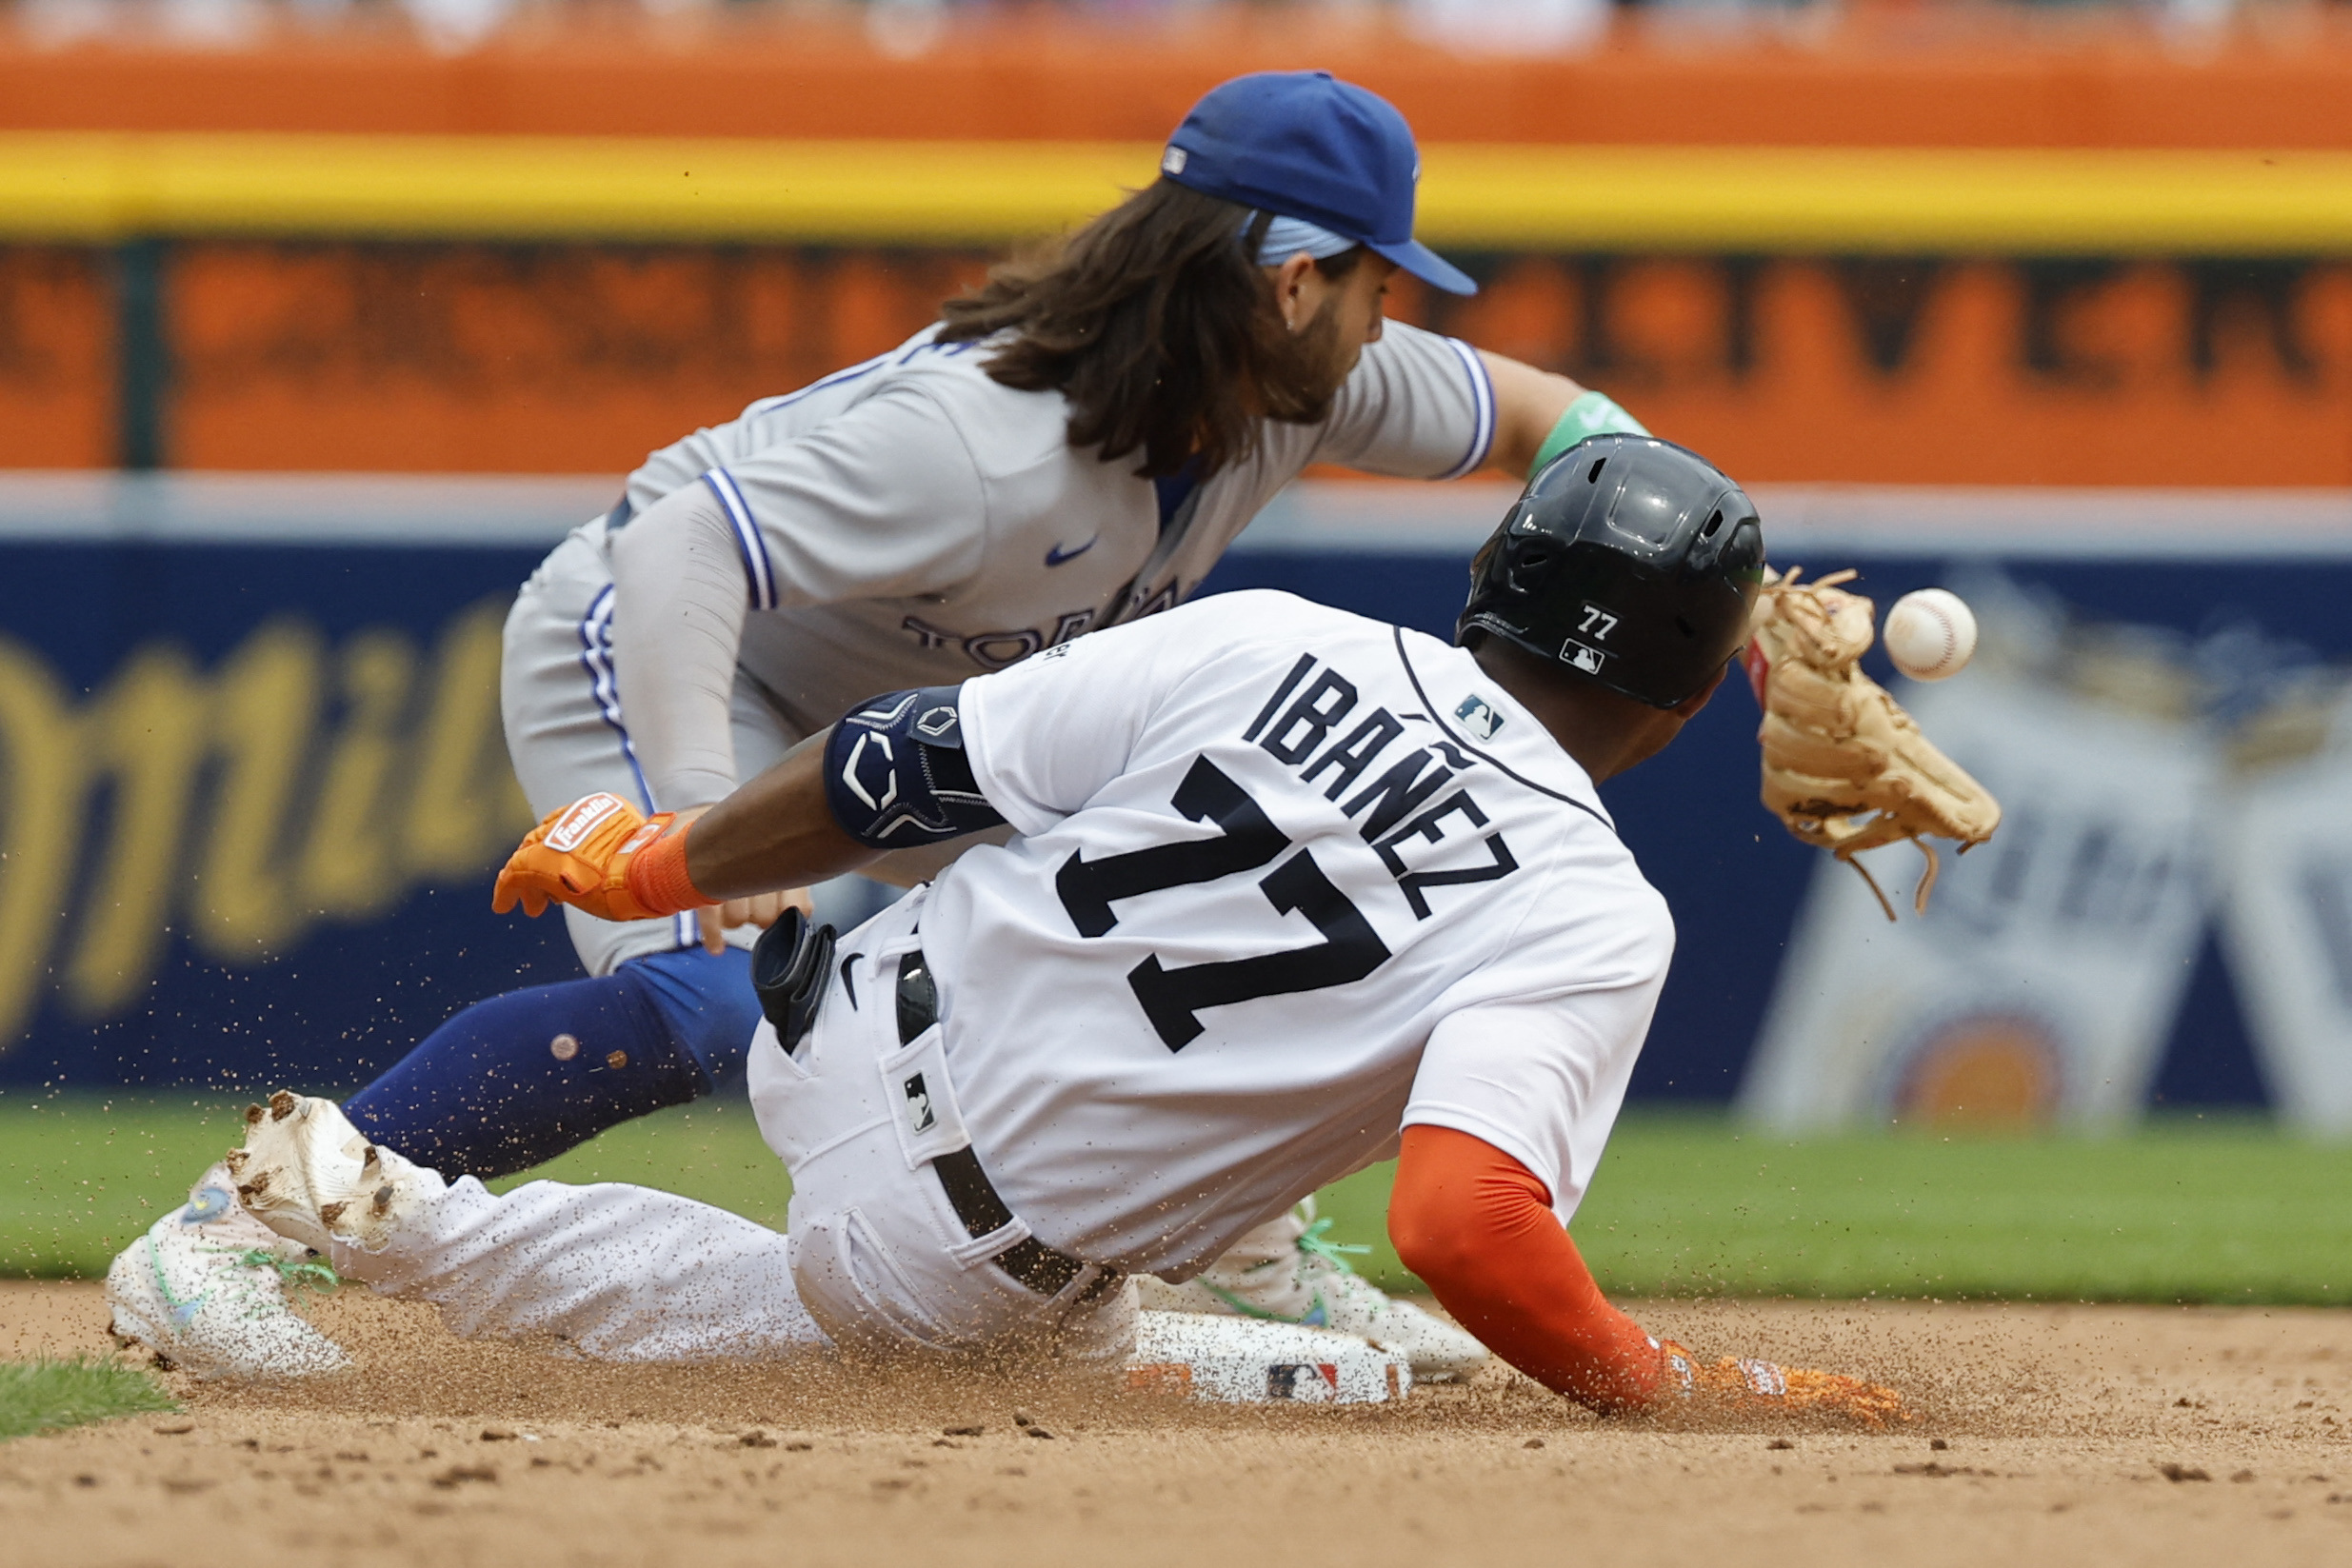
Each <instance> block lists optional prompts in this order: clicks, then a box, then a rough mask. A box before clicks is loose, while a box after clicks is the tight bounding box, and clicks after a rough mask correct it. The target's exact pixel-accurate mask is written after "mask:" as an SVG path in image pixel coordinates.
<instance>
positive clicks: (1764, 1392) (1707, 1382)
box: [1659, 1340, 1911, 1432]
mask: <svg viewBox="0 0 2352 1568" xmlns="http://www.w3.org/2000/svg"><path fill="white" fill-rule="evenodd" d="M1659 1350H1660V1352H1661V1353H1662V1354H1663V1355H1664V1358H1665V1380H1664V1389H1663V1390H1662V1392H1667V1393H1671V1392H1673V1391H1674V1390H1675V1389H1676V1388H1677V1387H1678V1386H1679V1387H1680V1389H1681V1392H1682V1394H1683V1396H1684V1398H1685V1399H1696V1398H1710V1399H1717V1400H1720V1401H1723V1402H1726V1403H1729V1404H1732V1405H1735V1406H1745V1407H1749V1408H1756V1409H1779V1410H1787V1411H1792V1412H1802V1413H1804V1414H1808V1415H1810V1414H1816V1413H1818V1414H1823V1415H1830V1416H1843V1417H1844V1418H1845V1419H1848V1420H1851V1421H1856V1422H1859V1423H1860V1424H1862V1425H1864V1426H1866V1427H1868V1428H1870V1429H1871V1430H1872V1431H1874V1432H1875V1431H1878V1430H1880V1429H1881V1428H1883V1427H1884V1426H1885V1425H1886V1423H1887V1422H1888V1421H1890V1420H1892V1421H1907V1420H1909V1419H1911V1415H1910V1412H1909V1411H1906V1410H1904V1408H1903V1396H1902V1395H1901V1394H1899V1393H1897V1392H1896V1391H1895V1390H1893V1389H1891V1388H1888V1387H1887V1386H1886V1385H1885V1384H1884V1383H1874V1382H1866V1381H1864V1379H1860V1378H1848V1377H1846V1376H1844V1374H1842V1373H1837V1372H1815V1371H1811V1370H1810V1369H1808V1368H1805V1367H1794V1366H1792V1367H1782V1366H1777V1365H1775V1364H1774V1363H1772V1362H1770V1361H1760V1360H1755V1359H1754V1358H1752V1357H1743V1358H1741V1359H1740V1360H1732V1358H1730V1357H1728V1356H1725V1357H1724V1358H1723V1359H1722V1360H1718V1361H1717V1362H1716V1363H1715V1364H1714V1365H1713V1366H1707V1365H1704V1364H1703V1363H1702V1362H1701V1361H1700V1360H1699V1358H1698V1357H1696V1356H1693V1355H1692V1354H1691V1353H1690V1352H1689V1351H1687V1350H1685V1349H1684V1348H1683V1347H1682V1346H1681V1345H1678V1344H1676V1343H1675V1342H1674V1341H1673V1340H1664V1341H1663V1342H1662V1343H1661V1344H1660V1346H1659Z"/></svg>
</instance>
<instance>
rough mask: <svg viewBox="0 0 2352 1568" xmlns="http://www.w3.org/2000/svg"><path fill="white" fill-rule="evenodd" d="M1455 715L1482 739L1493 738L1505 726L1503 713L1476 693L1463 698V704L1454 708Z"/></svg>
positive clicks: (1464, 726) (1463, 724) (1488, 739)
mask: <svg viewBox="0 0 2352 1568" xmlns="http://www.w3.org/2000/svg"><path fill="white" fill-rule="evenodd" d="M1454 717H1455V718H1456V719H1459V720H1460V721H1461V722H1462V727H1463V728H1465V729H1466V730H1468V731H1469V732H1470V733H1471V734H1473V735H1475V736H1477V737H1478V738H1479V739H1480V740H1482V741H1491V740H1493V739H1494V732H1495V731H1496V730H1498V729H1501V728H1502V727H1503V715H1502V714H1500V713H1497V712H1496V711H1495V709H1494V705H1493V704H1492V703H1490V702H1488V701H1486V699H1485V698H1484V697H1480V696H1478V695H1476V694H1475V693H1474V694H1472V695H1470V696H1468V697H1465V698H1464V699H1462V705H1461V706H1460V707H1458V708H1456V709H1454Z"/></svg>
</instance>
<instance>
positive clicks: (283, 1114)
mask: <svg viewBox="0 0 2352 1568" xmlns="http://www.w3.org/2000/svg"><path fill="white" fill-rule="evenodd" d="M298 1103H299V1102H298V1101H296V1100H295V1099H294V1097H293V1095H292V1094H291V1093H290V1092H289V1091H288V1090H285V1089H280V1090H279V1091H278V1092H277V1093H275V1094H273V1095H271V1096H270V1097H269V1119H270V1120H271V1121H285V1120H286V1119H287V1118H288V1117H289V1116H291V1115H293V1114H294V1107H295V1105H296V1104H298Z"/></svg>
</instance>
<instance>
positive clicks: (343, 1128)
mask: <svg viewBox="0 0 2352 1568" xmlns="http://www.w3.org/2000/svg"><path fill="white" fill-rule="evenodd" d="M228 1164H229V1172H230V1174H231V1175H233V1176H235V1177H236V1179H237V1197H238V1199H239V1201H242V1202H243V1203H244V1204H245V1206H246V1207H247V1208H248V1209H249V1210H251V1211H252V1213H253V1217H254V1218H255V1219H257V1220H259V1221H261V1222H262V1223H263V1224H265V1225H267V1226H269V1228H270V1229H271V1230H273V1231H275V1232H277V1233H278V1234H279V1235H280V1236H283V1237H286V1238H288V1239H289V1241H299V1242H301V1243H302V1244H303V1245H304V1246H307V1247H310V1248H313V1249H315V1250H316V1251H319V1252H325V1251H327V1250H328V1247H329V1245H330V1244H331V1243H332V1242H336V1241H341V1242H344V1243H345V1244H347V1245H349V1246H355V1247H358V1248H359V1249H360V1250H361V1251H363V1252H381V1251H383V1250H384V1248H385V1247H386V1246H387V1245H388V1244H389V1242H390V1241H391V1238H392V1232H393V1231H394V1230H396V1229H397V1228H398V1227H399V1225H400V1222H401V1221H404V1220H406V1219H407V1218H408V1217H409V1215H410V1214H412V1213H414V1212H415V1209H416V1205H417V1202H418V1201H419V1194H418V1192H417V1182H416V1170H417V1168H416V1166H414V1165H413V1164H410V1163H409V1161H407V1160H404V1159H403V1158H401V1157H400V1156H399V1155H397V1154H394V1153H393V1152H392V1151H391V1150H389V1149H386V1148H379V1147H377V1146H376V1145H375V1144H373V1143H370V1142H369V1141H368V1138H367V1135H366V1134H364V1133H362V1132H361V1131H360V1130H359V1129H358V1128H357V1127H354V1126H352V1125H351V1123H350V1121H349V1119H347V1118H346V1117H345V1116H344V1114H343V1107H342V1106H340V1105H338V1104H336V1103H335V1102H333V1101H331V1100H320V1099H318V1098H316V1097H314V1096H310V1095H294V1094H289V1093H287V1092H286V1091H285V1090H283V1089H280V1090H279V1091H278V1092H277V1093H276V1094H273V1095H271V1096H270V1097H269V1104H268V1105H267V1106H262V1105H248V1106H247V1107H246V1108H245V1147H243V1148H241V1149H231V1150H229V1160H228Z"/></svg>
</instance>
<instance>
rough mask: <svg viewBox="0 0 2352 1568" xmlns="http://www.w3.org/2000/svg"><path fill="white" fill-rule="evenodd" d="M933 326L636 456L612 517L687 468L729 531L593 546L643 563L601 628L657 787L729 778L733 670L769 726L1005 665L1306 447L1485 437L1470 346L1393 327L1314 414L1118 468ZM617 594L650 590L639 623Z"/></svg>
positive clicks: (1159, 589) (826, 715) (1168, 576)
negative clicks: (1239, 446) (1243, 451)
mask: <svg viewBox="0 0 2352 1568" xmlns="http://www.w3.org/2000/svg"><path fill="white" fill-rule="evenodd" d="M936 332H937V328H936V327H931V328H927V329H926V330H925V331H923V332H921V333H918V334H917V335H916V336H915V337H914V338H912V339H910V340H909V341H908V342H907V344H905V345H904V346H902V347H899V348H897V349H894V350H892V351H891V352H890V353H887V354H885V355H882V356H881V357H879V358H877V359H873V360H869V361H867V363H865V364H863V365H858V366H853V367H849V368H848V369H846V370H843V371H841V372H839V373H838V374H835V375H832V376H828V377H827V378H826V379H825V380H823V381H820V382H817V383H815V384H814V385H812V386H810V387H806V388H804V389H803V390H801V391H798V392H794V393H792V394H791V395H789V396H787V397H780V398H770V399H767V400H764V401H762V402H759V403H755V404H753V405H751V407H749V408H747V409H746V410H745V412H744V414H743V416H742V417H741V418H739V419H737V420H735V421H734V422H733V423H731V424H728V425H725V426H721V427H717V428H715V429H708V430H701V431H697V432H696V433H695V434H693V435H692V436H689V437H688V438H687V439H686V440H684V441H682V442H679V443H678V444H677V445H675V446H673V447H668V448H666V449H665V450H663V451H661V452H658V453H656V454H654V456H653V457H651V458H650V459H648V461H647V463H646V465H645V466H643V467H641V468H639V469H638V470H637V471H636V472H635V473H634V474H632V475H631V476H630V477H629V482H628V506H629V508H630V509H632V510H633V512H634V513H635V514H639V515H638V520H637V521H623V522H620V523H618V524H616V525H615V526H614V528H613V530H612V537H613V538H614V539H616V540H617V539H618V538H619V537H620V533H619V530H622V529H627V528H639V529H646V528H662V527H665V526H671V525H670V523H669V522H668V514H667V513H665V514H663V515H662V516H659V517H656V518H654V519H645V518H644V517H643V516H642V514H644V513H645V512H647V511H648V509H649V508H651V507H652V506H654V505H655V504H656V503H658V502H659V501H661V500H662V498H664V497H665V496H668V495H670V494H672V493H673V492H675V491H678V490H680V489H681V488H686V487H698V486H708V491H709V493H710V495H711V496H713V497H715V498H716V499H717V501H718V502H719V503H720V506H722V507H723V509H724V513H725V517H726V520H727V525H728V532H729V533H730V534H731V537H722V538H719V539H717V540H710V541H706V540H704V539H703V538H702V536H701V535H700V534H699V533H698V534H695V535H693V536H692V537H690V538H688V537H681V538H680V540H679V541H678V543H677V546H676V547H675V549H674V550H672V549H668V548H665V549H663V550H660V551H654V552H650V553H649V554H646V555H642V556H634V555H632V556H628V557H622V556H619V555H616V554H614V553H613V552H612V551H611V550H610V549H609V548H608V561H616V562H624V561H635V562H636V563H638V564H637V565H636V566H625V565H616V566H613V567H612V569H613V570H615V571H616V573H617V578H616V581H617V594H616V597H615V599H614V601H613V603H614V605H616V606H617V607H616V608H615V610H614V611H613V619H614V622H615V625H614V637H615V640H616V644H617V645H618V647H619V649H620V653H621V656H622V657H621V667H620V681H621V688H622V692H623V700H624V706H625V707H627V708H628V709H629V710H631V711H630V713H629V715H628V729H629V731H630V732H631V733H632V734H633V735H635V736H636V738H637V739H636V747H637V755H638V760H639V762H640V763H641V764H643V767H644V770H645V774H646V778H647V781H648V784H649V786H650V793H651V794H652V796H653V798H654V799H655V800H656V801H658V802H659V803H660V804H662V805H663V806H664V807H678V806H684V805H689V804H700V803H704V802H708V801H715V800H718V799H720V798H721V797H723V796H725V795H726V794H727V793H728V790H729V789H731V788H732V787H733V786H734V784H736V783H737V781H738V769H737V767H736V765H735V762H734V758H733V753H732V748H731V744H730V739H729V730H728V715H727V706H728V694H729V690H730V687H731V686H732V685H733V684H734V682H735V679H736V675H737V671H738V668H740V670H741V673H742V675H743V677H744V678H745V680H746V681H747V682H748V683H750V684H751V685H753V686H754V687H755V688H756V689H757V691H758V694H759V696H760V697H761V698H762V699H763V700H764V701H765V702H766V703H767V705H768V707H769V708H770V709H771V710H772V712H773V715H774V717H775V720H776V722H777V724H778V725H779V727H780V728H781V729H782V730H783V731H785V732H786V733H787V735H788V736H790V737H792V738H798V737H801V736H806V735H808V734H811V733H813V732H814V731H815V730H817V729H818V728H821V727H822V726H824V725H826V724H830V723H832V721H833V720H835V719H837V718H839V717H840V716H841V715H842V714H843V713H844V712H846V711H847V709H848V708H849V707H850V705H853V704H855V703H858V702H862V701H863V700H865V699H866V698H867V697H869V696H871V695H873V693H875V692H876V691H880V690H887V689H890V688H894V687H903V686H913V685H947V684H952V683H954V682H957V681H961V680H964V679H966V678H967V677H968V676H971V675H975V674H979V673H982V672H984V671H987V670H995V669H1002V668H1004V667H1005V666H1007V665H1011V664H1013V663H1015V662H1017V661H1019V660H1021V659H1024V658H1026V657H1027V656H1028V655H1030V654H1033V653H1035V652H1037V651H1038V650H1040V649H1042V648H1046V647H1052V646H1055V645H1060V644H1064V643H1066V642H1068V641H1069V640H1070V639H1071V638H1073V637H1075V636H1077V635H1078V634H1080V633H1081V632H1084V631H1086V630H1087V629H1089V628H1090V627H1094V626H1099V625H1109V624H1111V623H1113V622H1116V621H1120V620H1125V619H1129V618H1132V617H1134V616H1136V615H1140V614H1145V613H1148V612H1150V611H1152V610H1155V609H1159V608H1164V607H1166V605H1171V604H1174V603H1176V602H1177V601H1179V600H1181V599H1183V598H1184V597H1185V596H1186V594H1188V593H1190V592H1191V590H1192V589H1193V588H1194V587H1196V586H1199V584H1200V581H1201V579H1202V578H1203V577H1205V576H1206V575H1207V572H1208V570H1209V568H1210V567H1211V566H1214V565H1215V564H1216V561H1217V558H1218V557H1219V556H1220V555H1221V554H1223V553H1224V551H1225V549H1226V546H1228V545H1230V544H1231V543H1232V542H1233V539H1234V537H1235V536H1236V535H1237V534H1239V533H1240V532H1241V531H1242V528H1243V527H1244V526H1246V524H1247V523H1248V521H1249V520H1250V518H1252V517H1253V516H1255V515H1256V514H1257V513H1258V511H1259V510H1260V509H1261V508H1262V507H1264V506H1265V505H1266V502H1267V501H1269V500H1270V499H1272V497H1273V495H1274V494H1275V492H1276V491H1278V490H1279V489H1281V488H1282V486H1284V485H1286V484H1287V483H1289V481H1290V480H1291V479H1292V478H1293V477H1295V476H1296V475H1297V474H1298V473H1299V471H1300V470H1301V469H1303V468H1305V467H1306V466H1308V465H1309V464H1315V463H1332V464H1340V465H1345V466H1349V467H1353V468H1359V469H1364V470H1367V471H1370V472H1374V473H1383V474H1394V475H1404V476H1411V477H1420V478H1430V479H1445V478H1452V477H1455V476H1457V475H1460V474H1465V473H1468V472H1470V471H1472V470H1474V469H1476V468H1478V467H1479V466H1482V465H1483V464H1484V463H1485V460H1486V455H1487V451H1488V448H1489V447H1490V446H1491V444H1492V442H1493V438H1494V427H1495V402H1494V391H1493V387H1492V386H1491V385H1490V383H1489V381H1488V379H1487V376H1486V371H1485V366H1484V365H1483V363H1482V362H1481V361H1480V359H1479V357H1478V355H1477V353H1476V352H1475V351H1474V350H1472V349H1471V348H1470V347H1468V346H1467V345H1466V344H1463V343H1460V342H1457V341H1455V340H1453V339H1450V338H1444V337H1439V336H1436V335H1434V334H1432V333H1428V332H1424V331H1420V330H1417V329H1415V328H1413V327H1403V326H1398V325H1395V324H1390V325H1389V326H1388V327H1387V328H1386V330H1385V334H1384V336H1383V337H1382V339H1381V340H1380V341H1379V342H1377V343H1374V344H1370V345H1368V346H1366V347H1365V352H1364V356H1363V359H1362V361H1361V363H1360V364H1359V365H1358V366H1357V367H1356V369H1355V371H1354V373H1353V374H1352V375H1350V376H1349V378H1348V380H1347V382H1346V384H1345V387H1343V388H1342V389H1341V391H1340V393H1339V395H1338V397H1337V399H1336V400H1335V402H1334V404H1333V407H1332V411H1331V414H1330V416H1329V417H1328V418H1327V419H1326V420H1325V421H1324V422H1323V423H1321V424H1319V425H1285V424H1280V423H1275V422H1271V421H1269V422H1266V425H1265V426H1264V427H1263V431H1264V438H1263V441H1262V442H1261V444H1260V446H1259V448H1258V450H1257V452H1256V454H1255V456H1253V457H1252V458H1251V459H1249V460H1248V461H1246V462H1243V463H1239V464H1236V465H1234V466H1230V467H1228V468H1226V469H1224V470H1223V471H1221V472H1219V473H1217V474H1215V475H1213V476H1211V477H1210V478H1208V479H1207V480H1206V482H1204V483H1201V484H1200V485H1198V486H1186V485H1183V484H1172V483H1170V482H1166V481H1162V482H1158V483H1155V482H1153V481H1150V480H1146V479H1142V478H1138V477H1137V476H1136V474H1135V471H1134V470H1135V467H1136V466H1137V465H1138V464H1139V463H1140V462H1141V458H1140V456H1136V455H1131V456H1129V457H1127V458H1126V459H1123V460H1121V461H1118V462H1112V463H1106V462H1103V461H1102V460H1101V459H1100V457H1099V455H1098V454H1097V453H1096V452H1095V451H1093V450H1091V449H1089V450H1084V451H1081V450H1074V449H1073V448H1072V447H1070V445H1069V440H1068V429H1067V427H1068V421H1069V407H1068V404H1067V402H1066V400H1065V399H1064V398H1063V396H1062V394H1061V393H1059V392H1051V391H1047V392H1025V391H1020V390H1017V389H1015V388H1013V387H1006V386H1004V385H1002V384H1001V383H998V382H996V381H993V380H991V379H990V378H989V376H988V374H987V358H988V348H989V345H988V344H987V343H986V342H983V343H961V344H942V343H939V342H937V341H935V335H936ZM706 515H709V514H708V512H707V511H706ZM709 526H713V525H705V526H704V527H705V528H706V530H707V529H708V527H709ZM698 584H699V585H701V586H700V587H697V586H696V585H698ZM688 593H691V594H698V595H699V596H698V597H691V598H688V599H685V600H682V599H681V597H680V596H681V595H682V594H688ZM632 606H654V608H653V609H652V610H651V611H650V612H647V613H646V614H645V618H644V619H643V620H638V619H632V616H633V615H637V614H639V613H640V612H639V611H637V610H634V609H633V608H632ZM746 771H747V769H746Z"/></svg>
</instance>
